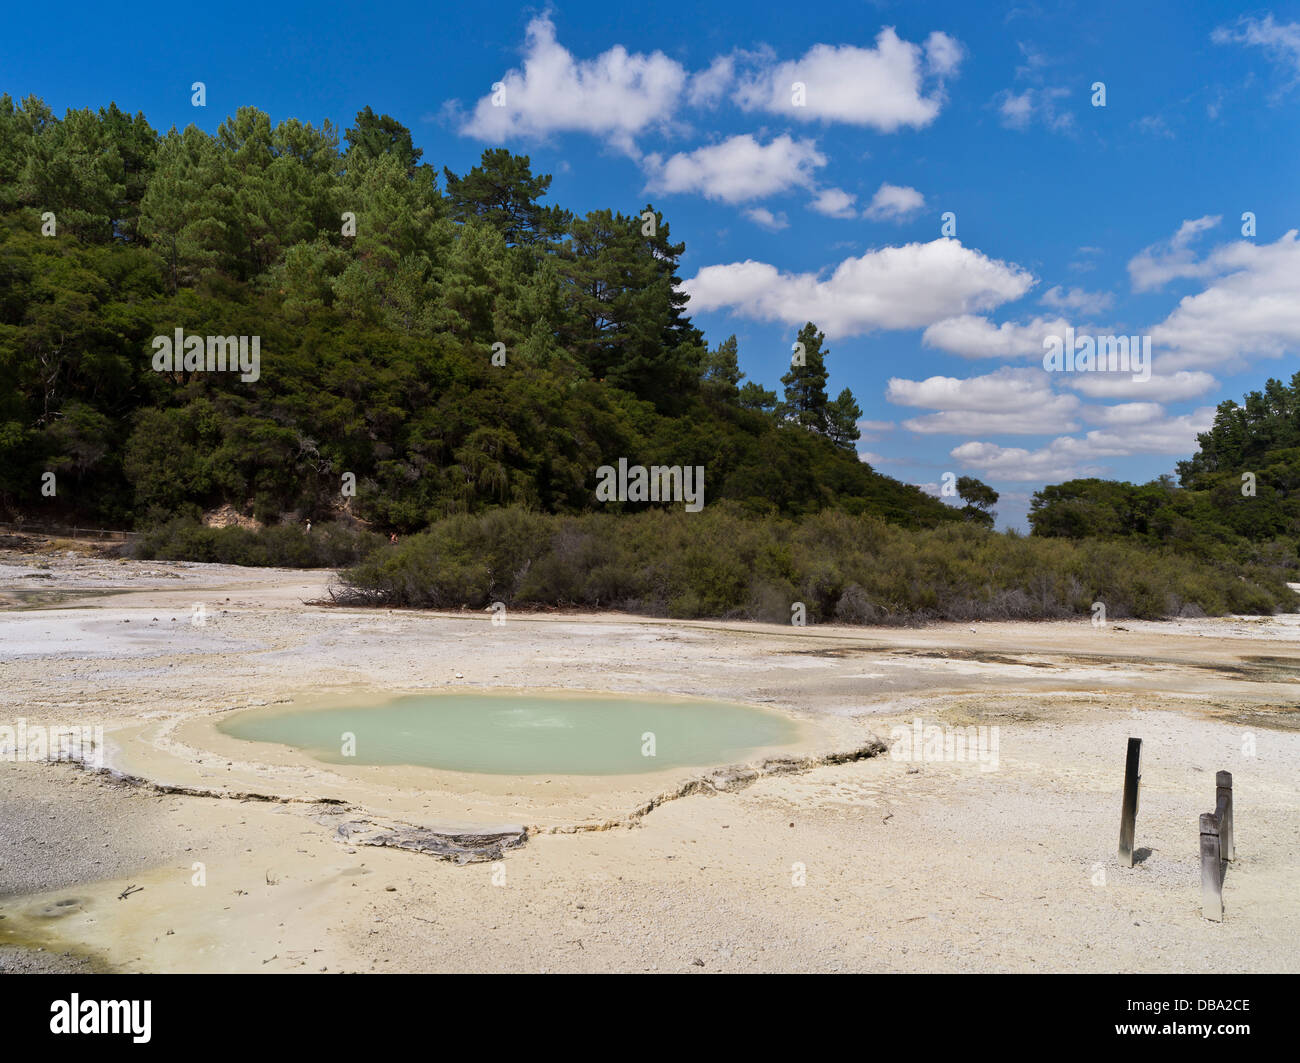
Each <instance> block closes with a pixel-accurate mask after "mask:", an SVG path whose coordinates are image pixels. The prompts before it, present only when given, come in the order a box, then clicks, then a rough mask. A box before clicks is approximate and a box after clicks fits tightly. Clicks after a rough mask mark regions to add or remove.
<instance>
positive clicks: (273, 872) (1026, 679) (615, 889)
mask: <svg viewBox="0 0 1300 1063" xmlns="http://www.w3.org/2000/svg"><path fill="white" fill-rule="evenodd" d="M330 578H331V574H330V573H326V572H289V571H277V570H250V569H238V568H230V567H223V566H210V565H191V564H180V563H160V562H129V561H111V560H97V559H93V558H89V557H84V556H80V555H77V554H73V553H71V552H70V551H63V550H60V551H58V552H54V553H51V552H42V553H28V554H20V553H13V552H11V553H8V554H0V723H2V724H12V723H14V722H15V721H16V720H17V718H19V717H21V718H24V719H25V720H26V721H27V723H28V724H29V725H32V724H70V723H84V724H89V725H92V726H94V725H102V726H104V727H105V728H106V730H107V731H108V732H109V734H110V735H112V734H115V733H124V734H125V733H130V732H134V731H138V730H140V729H141V728H142V725H149V728H163V729H165V728H170V727H172V726H173V725H175V726H181V725H184V724H186V723H187V721H189V720H192V719H194V718H197V717H200V716H203V715H206V714H212V713H217V712H224V711H228V710H230V709H232V708H236V707H241V706H246V705H250V704H262V703H272V702H276V701H279V700H282V699H289V698H299V697H302V696H306V695H316V694H331V693H339V692H344V691H355V690H379V691H391V692H406V691H421V690H424V691H428V690H444V689H445V690H479V691H482V690H490V689H494V688H513V689H519V688H535V687H536V688H547V689H559V690H564V689H572V690H595V691H614V692H620V693H627V694H637V695H653V694H656V693H671V694H676V695H691V696H698V697H714V698H723V699H728V700H737V701H743V702H752V703H755V704H763V705H768V706H772V707H775V708H778V709H782V710H785V711H789V712H791V713H794V714H796V715H798V716H800V717H801V718H804V719H806V720H809V721H811V725H812V726H813V727H814V728H816V729H818V733H819V734H822V735H824V736H830V737H829V738H828V739H827V741H828V742H830V744H831V745H834V744H836V743H842V744H843V746H844V747H845V748H848V747H849V746H850V745H852V744H854V743H855V742H858V741H861V740H865V739H866V738H868V737H869V736H870V735H871V734H875V735H877V736H879V737H881V738H882V739H884V740H886V741H889V738H890V731H891V728H892V727H894V726H896V725H899V724H909V725H910V724H911V722H912V721H913V720H914V719H917V718H920V719H922V720H923V721H924V722H925V723H927V724H939V725H949V726H964V725H970V724H979V725H984V726H997V727H998V729H999V757H998V765H997V768H996V770H992V771H986V770H981V768H980V767H979V766H978V765H977V764H971V763H935V762H923V763H914V762H908V761H903V760H895V759H893V758H891V757H890V756H889V755H885V756H880V757H876V758H873V759H869V760H863V761H859V762H857V763H852V764H843V765H838V766H824V767H818V768H815V769H813V770H811V771H808V772H806V773H802V774H797V775H780V776H774V777H769V778H764V779H760V780H758V781H756V782H754V783H753V784H752V785H750V786H748V787H746V788H744V789H740V790H737V791H734V792H728V793H719V794H713V795H706V794H696V795H692V796H687V797H683V798H680V799H677V800H673V801H670V802H667V803H665V804H663V805H662V806H660V807H659V808H657V809H655V810H654V811H653V812H651V813H649V814H648V815H646V816H645V817H643V818H641V819H640V820H639V821H638V822H637V825H636V826H634V827H617V828H614V829H609V830H601V831H590V832H581V833H571V834H541V835H537V836H534V837H532V838H531V839H530V840H529V841H528V843H527V844H526V845H525V846H524V847H522V848H519V849H514V850H510V851H508V852H507V853H506V854H505V856H504V859H503V860H501V861H500V862H498V863H479V864H470V865H466V866H458V865H456V864H453V863H449V862H446V861H442V860H438V859H435V858H432V857H429V856H425V855H420V854H415V853H410V852H403V851H395V850H387V849H378V848H367V847H352V846H349V845H348V844H347V843H346V842H343V841H340V840H338V839H337V837H336V833H335V830H334V826H335V824H337V822H338V821H339V819H340V816H342V817H343V818H347V817H349V816H355V815H364V814H365V812H366V811H367V806H366V804H365V803H364V801H360V800H359V801H358V803H357V806H356V807H354V808H353V809H351V810H349V811H346V812H342V813H341V812H340V810H339V809H338V808H329V807H327V806H323V805H319V804H312V803H309V802H304V801H295V802H291V803H279V802H265V801H252V800H238V799H233V798H214V797H198V796H187V795H179V794H159V793H157V792H155V791H153V790H151V789H148V788H145V787H140V786H132V785H128V784H124V783H121V782H118V781H114V780H113V779H112V778H110V777H107V776H103V775H94V774H89V773H87V772H84V771H81V770H78V769H76V768H73V767H70V766H67V765H59V764H54V765H47V764H27V763H21V762H17V763H11V762H7V761H5V760H3V759H0V969H2V968H9V969H33V968H42V967H52V966H53V967H57V966H69V965H76V964H90V965H93V966H95V967H100V968H113V969H120V970H128V971H284V970H296V971H304V972H306V971H322V970H326V971H331V972H333V971H340V970H349V971H351V970H359V971H369V970H379V971H399V970H414V971H426V970H427V971H452V970H457V971H459V970H467V971H513V970H522V971H543V970H545V971H590V970H612V971H647V970H650V971H653V970H658V971H685V972H692V973H708V972H713V971H841V970H843V971H895V970H896V971H944V970H953V971H1036V970H1041V971H1139V970H1143V971H1145V970H1150V971H1245V970H1261V971H1297V970H1300V770H1298V767H1300V713H1297V702H1298V701H1300V699H1298V698H1297V690H1298V689H1300V685H1298V683H1297V680H1298V679H1300V651H1298V644H1300V617H1297V616H1294V615H1290V616H1283V617H1279V618H1227V619H1219V620H1183V621H1177V622H1171V623H1163V624H1155V623H1140V622H1130V621H1119V622H1117V623H1111V624H1109V625H1107V626H1106V627H1105V628H1102V629H1096V628H1093V627H1092V626H1091V625H1090V624H1089V623H1088V622H1087V621H1086V620H1085V621H1080V622H1071V623H1043V624H1027V623H1005V624H1003V623H999V624H976V625H973V630H972V629H971V627H968V626H967V625H939V626H935V627H930V628H925V629H893V628H850V627H823V626H815V627H809V628H804V629H798V628H781V627H775V626H768V625H759V624H748V623H682V622H670V621H659V620H646V619H642V618H636V617H628V616H617V615H558V614H545V615H543V614H531V615H530V614H524V613H511V614H510V615H509V617H508V619H507V622H506V624H505V625H504V626H502V627H494V626H493V625H492V624H491V623H490V622H489V615H488V614H486V613H484V614H471V613H465V614H461V615H451V616H448V615H437V614H431V613H420V612H403V611H363V610H342V609H333V608H326V607H320V606H314V605H309V604H305V603H307V602H311V601H314V600H318V599H320V598H321V597H322V596H323V594H324V589H325V587H326V585H327V583H328V582H329V580H330ZM65 595H67V596H69V597H66V598H64V597H63V596H65ZM200 602H201V603H203V604H204V609H205V612H206V614H207V616H208V618H209V619H208V622H207V623H206V624H205V625H204V626H201V627H200V626H195V625H193V624H191V623H190V620H191V615H192V610H193V607H194V605H195V604H196V603H200ZM457 673H460V674H461V675H462V676H463V678H461V679H457V678H455V676H456V674H457ZM1130 735H1134V736H1138V737H1141V738H1142V739H1143V740H1144V752H1143V766H1142V770H1143V774H1142V790H1141V805H1140V811H1139V817H1138V827H1137V844H1138V846H1139V848H1140V849H1141V850H1145V852H1144V853H1143V854H1142V855H1143V856H1144V859H1142V861H1141V862H1140V863H1139V864H1138V865H1137V866H1136V867H1133V868H1127V867H1121V866H1120V865H1119V862H1118V860H1117V856H1116V843H1117V839H1118V827H1119V804H1120V787H1121V782H1122V773H1123V764H1124V751H1125V743H1126V739H1127V738H1128V737H1129V736H1130ZM146 761H147V758H144V759H143V760H140V761H138V763H145V767H146V768H157V765H151V764H148V763H146ZM191 767H192V769H193V771H194V772H196V773H197V772H200V771H201V772H203V773H204V774H205V775H206V776H207V782H208V783H209V784H210V785H211V787H212V788H214V789H217V790H220V789H221V788H222V787H223V786H226V784H227V782H229V783H231V785H230V786H229V787H228V788H230V789H249V788H250V787H249V785H248V783H249V782H250V781H252V782H257V783H259V785H261V787H262V788H263V789H266V788H271V789H274V788H275V786H276V785H277V784H283V787H284V789H285V792H286V794H288V793H289V792H290V791H291V790H292V787H291V786H290V785H289V781H290V780H289V779H288V777H287V776H284V775H280V776H277V774H276V770H275V769H274V768H273V767H268V766H266V765H259V764H251V765H250V764H244V763H236V762H235V761H234V760H231V761H229V762H228V763H224V764H223V763H221V762H214V761H212V760H211V759H209V761H208V763H207V764H206V765H203V764H197V763H196V764H192V765H191ZM223 767H226V768H228V770H229V779H228V780H223V779H222V778H221V777H220V776H221V775H222V774H223V771H222V769H223ZM1225 769H1226V770H1228V771H1231V772H1232V773H1233V776H1234V781H1235V787H1236V828H1237V850H1238V860H1237V861H1236V862H1235V863H1234V864H1233V865H1232V866H1231V867H1230V868H1229V870H1228V872H1227V878H1226V881H1225V886H1224V897H1225V904H1226V909H1227V913H1226V918H1225V920H1224V921H1223V922H1222V923H1211V922H1207V921H1205V920H1204V919H1203V918H1202V917H1201V909H1200V892H1199V860H1198V848H1197V847H1198V838H1197V816H1198V814H1199V813H1201V812H1205V811H1210V810H1211V809H1212V808H1213V804H1214V773H1215V771H1217V770H1225ZM158 770H161V769H160V768H159V769H158ZM240 773H243V775H244V778H242V779H241V780H240V785H239V786H235V785H233V783H234V780H235V779H236V777H237V776H239V775H240ZM299 782H300V783H301V775H300V776H299ZM516 782H517V785H514V786H513V787H511V786H508V785H507V786H506V787H505V788H504V789H502V790H501V791H500V792H498V793H495V794H494V795H492V797H491V801H490V802H488V800H487V798H486V797H485V798H484V800H485V802H487V803H488V804H490V805H491V810H492V815H497V814H498V813H499V812H501V810H502V809H509V808H510V807H515V808H517V810H518V812H519V814H518V816H517V821H518V822H523V823H529V822H532V821H533V819H535V818H537V817H538V816H539V815H540V814H541V813H542V812H546V813H548V814H549V813H554V814H555V815H561V813H562V815H561V818H563V816H568V817H569V818H571V819H572V820H573V822H574V823H575V824H577V823H579V822H591V821H596V820H600V819H601V818H603V817H604V816H605V814H606V812H608V811H610V810H611V808H612V805H613V804H616V803H617V801H618V800H621V799H622V797H623V796H624V795H623V794H622V793H618V792H611V791H608V790H601V788H600V787H599V786H598V785H594V784H593V785H591V786H590V793H588V792H587V791H586V790H585V789H584V787H586V786H587V785H588V784H586V783H584V782H583V781H582V780H573V779H555V780H551V781H549V782H548V781H547V780H546V779H545V778H538V777H533V778H523V779H520V780H517V781H516ZM666 782H667V778H666V777H665V783H666ZM551 787H554V788H555V789H554V791H551V790H550V788H551ZM638 787H639V788H641V789H643V790H644V791H645V793H644V796H647V797H648V796H652V795H653V793H654V792H658V790H660V789H668V788H669V787H668V786H667V785H666V784H665V785H664V786H659V785H658V784H657V783H655V781H654V780H653V779H652V780H650V781H648V782H643V781H638V782H637V783H636V784H635V786H634V787H633V789H636V788H638ZM487 789H488V787H486V786H485V787H484V790H485V792H486V790H487ZM458 793H459V796H463V797H464V799H465V802H466V804H465V817H464V818H465V819H466V820H467V821H479V820H482V818H483V817H482V815H481V813H482V809H476V807H475V803H476V802H475V793H476V784H475V782H474V780H473V779H472V778H470V779H468V780H467V781H465V783H464V785H463V787H461V788H460V790H459V791H458ZM295 796H299V797H302V796H310V787H308V788H307V791H306V792H302V793H298V794H296V795H295ZM364 796H366V795H365V794H364V793H360V794H359V797H364ZM627 796H629V797H634V796H636V795H635V794H632V793H631V791H629V792H628V795H627ZM422 801H423V798H422V796H421V795H420V794H419V793H418V792H415V793H413V794H412V795H411V796H410V801H409V802H408V805H407V807H406V808H404V810H403V811H404V813H405V817H406V820H407V821H408V822H416V823H420V822H427V823H428V824H429V825H438V824H439V822H441V820H440V818H439V817H441V816H442V815H443V814H444V812H445V809H443V808H442V807H441V806H440V805H439V804H438V803H437V802H433V801H430V802H426V803H425V804H426V806H427V807H425V808H424V809H423V812H424V813H425V815H426V818H424V819H421V818H420V817H421V813H422V807H421V805H422ZM588 803H589V804H590V805H591V809H592V810H593V811H592V815H591V816H587V815H585V814H584V813H585V811H586V810H587V805H588ZM485 807H486V806H485ZM557 809H558V810H560V811H558V812H557V811H556V810H557ZM539 810H540V811H539ZM370 811H374V810H373V809H370ZM615 811H616V810H615ZM489 818H490V817H489ZM542 818H545V816H542ZM196 865H202V872H203V876H204V879H205V882H206V884H205V885H196V884H195V881H196V876H197V874H198V872H197V871H196ZM131 886H137V887H142V888H140V889H138V890H136V891H135V892H132V893H130V894H129V895H128V896H126V897H125V898H124V899H119V895H120V894H121V893H123V891H124V890H126V889H127V888H128V887H131ZM38 949H39V950H43V951H41V952H37V951H36V950H38Z"/></svg>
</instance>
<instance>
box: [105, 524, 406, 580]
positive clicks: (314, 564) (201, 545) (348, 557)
mask: <svg viewBox="0 0 1300 1063" xmlns="http://www.w3.org/2000/svg"><path fill="white" fill-rule="evenodd" d="M386 545H388V544H387V542H386V541H385V540H384V538H383V537H382V536H379V535H376V534H375V533H374V532H368V531H362V530H360V529H358V528H349V527H347V526H346V525H344V524H342V523H331V524H319V525H317V526H316V527H314V528H312V529H311V530H308V529H306V528H304V527H302V526H300V525H297V524H280V525H277V526H276V527H273V528H262V529H260V530H258V531H254V530H252V529H250V528H241V527H239V526H238V525H231V526H229V527H225V528H209V527H206V526H205V525H203V524H199V523H197V522H195V521H187V520H185V519H183V518H177V519H175V520H170V521H168V522H167V523H166V524H159V525H157V526H156V527H154V528H151V529H149V531H147V532H145V533H144V534H143V535H141V536H140V537H139V538H137V539H135V540H133V541H132V542H131V543H130V544H128V546H127V547H126V548H125V550H124V551H123V552H125V553H127V554H129V555H130V556H131V557H135V558H141V559H150V560H153V559H158V560H161V561H200V562H210V563H215V564H221V565H254V566H258V567H271V568H338V567H340V566H343V565H351V564H354V563H356V562H358V561H361V560H363V559H364V558H365V557H367V556H368V555H369V554H371V553H372V552H374V551H375V550H377V549H379V548H380V547H381V546H386Z"/></svg>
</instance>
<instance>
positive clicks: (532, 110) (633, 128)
mask: <svg viewBox="0 0 1300 1063" xmlns="http://www.w3.org/2000/svg"><path fill="white" fill-rule="evenodd" d="M686 82H687V74H686V70H685V69H684V68H683V67H682V66H681V64H680V63H678V62H676V61H675V60H673V59H670V58H669V57H668V56H666V55H664V54H663V52H658V51H656V52H652V53H650V54H648V55H647V54H636V53H629V52H628V50H627V49H626V48H624V47H623V46H622V45H615V46H614V47H612V48H610V49H609V50H608V51H605V52H602V53H601V54H600V55H598V56H596V57H595V58H594V59H576V58H575V57H574V56H573V54H572V53H571V52H570V51H569V50H568V49H567V48H565V47H564V46H563V45H561V44H560V43H559V42H558V41H557V40H556V36H555V24H554V23H553V22H552V21H551V20H550V18H549V17H547V16H545V15H542V16H539V17H537V18H535V19H533V20H532V21H531V22H530V23H529V24H528V30H527V34H526V41H525V45H524V58H523V69H522V70H519V69H514V70H510V71H507V72H506V73H505V74H503V75H502V76H501V77H500V78H499V79H498V83H499V85H500V86H501V89H502V91H503V93H504V98H503V102H504V105H503V106H497V105H496V103H495V102H494V97H498V98H499V94H498V93H496V92H489V93H488V94H486V95H484V96H483V97H482V98H481V99H480V100H479V101H478V102H477V103H476V104H475V106H474V110H473V111H472V112H471V113H470V114H469V116H468V117H466V118H465V119H464V121H463V122H462V123H461V126H460V131H461V132H462V133H464V134H466V135H468V136H473V137H476V138H478V139H480V140H489V141H494V142H497V143H500V142H501V141H503V140H505V139H507V138H509V137H512V136H519V137H544V136H546V135H548V134H550V133H555V132H567V131H579V132H584V133H590V134H593V135H596V136H602V135H603V136H607V137H609V138H610V141H611V143H613V144H614V145H616V146H618V147H620V148H621V149H623V150H628V151H630V150H632V138H633V136H634V135H635V134H637V133H639V132H641V131H642V130H644V129H646V128H648V127H651V126H655V125H659V124H662V123H664V122H666V121H667V120H668V119H669V118H670V117H671V115H672V113H673V111H674V109H675V108H676V107H677V104H678V101H679V99H680V97H681V96H682V93H683V90H684V88H685V86H686Z"/></svg>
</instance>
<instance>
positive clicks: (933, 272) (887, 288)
mask: <svg viewBox="0 0 1300 1063" xmlns="http://www.w3.org/2000/svg"><path fill="white" fill-rule="evenodd" d="M1033 283H1034V278H1033V276H1032V275H1031V274H1029V273H1028V272H1027V271H1026V270H1024V269H1022V268H1021V267H1019V266H1017V265H1015V264H1014V263H1011V264H1008V263H1006V262H1002V261H999V260H997V259H992V258H988V257H987V256H985V255H982V254H980V253H979V252H978V251H975V250H972V249H970V248H967V247H963V246H962V244H961V243H960V242H959V241H957V240H952V239H946V238H942V239H938V240H934V241H931V242H930V243H925V244H916V243H913V244H906V245H903V246H901V247H885V248H880V249H877V250H874V251H868V252H867V253H866V254H865V255H862V256H861V257H858V258H850V259H846V260H845V261H843V262H841V263H840V264H839V265H838V266H836V267H835V269H834V270H833V272H832V273H831V274H830V276H828V277H824V278H823V277H822V276H821V275H819V274H817V273H787V272H784V271H782V270H779V269H777V267H775V266H772V265H769V264H767V263H766V262H755V261H753V260H752V259H751V260H747V261H745V262H731V263H727V264H726V265H717V266H705V267H704V268H703V269H701V270H700V271H699V272H698V273H696V274H695V276H694V277H692V278H690V279H689V280H688V281H686V282H685V287H686V290H687V292H688V293H689V294H690V296H691V308H692V309H693V310H696V311H707V310H717V309H721V308H724V307H725V308H730V309H731V310H732V312H733V313H736V314H741V315H744V316H746V317H750V318H753V319H755V320H759V321H782V322H785V323H786V324H790V325H802V324H803V323H804V322H805V321H815V322H816V323H817V325H818V326H819V327H820V328H821V329H823V330H824V331H825V332H826V333H828V334H831V335H839V336H852V335H860V334H862V333H865V332H870V331H872V330H874V329H909V328H923V327H925V326H926V325H929V324H932V323H934V322H936V321H941V320H943V319H945V318H948V317H953V316H956V315H959V314H964V313H969V312H972V311H981V310H989V309H992V308H994V307H996V306H1000V305H1001V304H1003V303H1006V302H1009V301H1011V300H1013V299H1018V298H1020V297H1021V296H1022V295H1024V293H1025V292H1026V291H1027V290H1028V289H1029V287H1030V286H1031V285H1032V284H1033Z"/></svg>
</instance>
